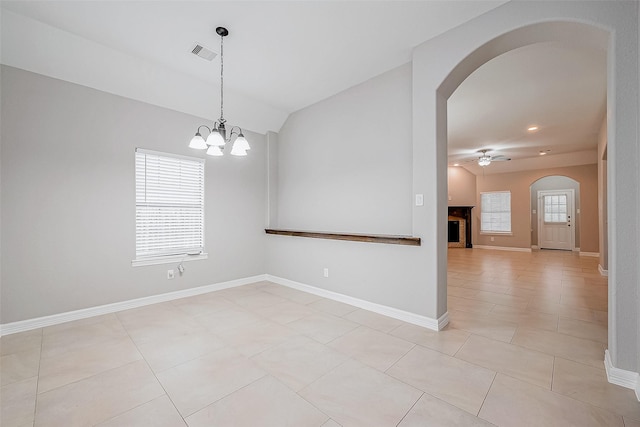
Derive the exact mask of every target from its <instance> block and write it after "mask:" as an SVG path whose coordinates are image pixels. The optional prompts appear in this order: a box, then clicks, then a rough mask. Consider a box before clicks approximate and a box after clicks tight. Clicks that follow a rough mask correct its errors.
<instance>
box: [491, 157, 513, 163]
mask: <svg viewBox="0 0 640 427" xmlns="http://www.w3.org/2000/svg"><path fill="white" fill-rule="evenodd" d="M509 160H511V158H510V157H505V156H492V157H491V161H492V162H506V161H509Z"/></svg>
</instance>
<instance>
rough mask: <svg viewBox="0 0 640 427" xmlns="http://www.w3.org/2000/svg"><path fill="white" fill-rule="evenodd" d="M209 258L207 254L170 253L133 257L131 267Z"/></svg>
mask: <svg viewBox="0 0 640 427" xmlns="http://www.w3.org/2000/svg"><path fill="white" fill-rule="evenodd" d="M207 258H209V254H206V253H205V254H198V255H171V256H163V257H157V258H149V259H134V260H133V261H131V266H132V267H143V266H145V265H158V264H173V263H175V262H187V261H197V260H200V259H207Z"/></svg>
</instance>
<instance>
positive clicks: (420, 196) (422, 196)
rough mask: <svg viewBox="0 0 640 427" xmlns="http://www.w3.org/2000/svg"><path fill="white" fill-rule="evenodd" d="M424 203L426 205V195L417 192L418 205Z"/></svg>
mask: <svg viewBox="0 0 640 427" xmlns="http://www.w3.org/2000/svg"><path fill="white" fill-rule="evenodd" d="M423 205H424V195H422V194H416V206H423Z"/></svg>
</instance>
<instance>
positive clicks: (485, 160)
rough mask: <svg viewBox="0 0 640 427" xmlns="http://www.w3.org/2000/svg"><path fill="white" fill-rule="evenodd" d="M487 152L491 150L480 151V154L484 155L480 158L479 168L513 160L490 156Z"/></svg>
mask: <svg viewBox="0 0 640 427" xmlns="http://www.w3.org/2000/svg"><path fill="white" fill-rule="evenodd" d="M487 151H489V150H487V149H485V150H479V151H478V153H482V155H481V156H480V157H478V166H482V167H485V166H489V165H490V164H491V162H492V161H495V162H502V161H508V160H511V159H510V158H508V157H505V156H489V155H488V154H487Z"/></svg>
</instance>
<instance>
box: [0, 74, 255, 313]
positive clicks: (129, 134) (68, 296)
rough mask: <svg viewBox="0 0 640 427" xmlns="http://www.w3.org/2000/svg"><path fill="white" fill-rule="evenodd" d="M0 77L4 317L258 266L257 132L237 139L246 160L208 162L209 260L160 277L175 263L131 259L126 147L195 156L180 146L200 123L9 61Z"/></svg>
mask: <svg viewBox="0 0 640 427" xmlns="http://www.w3.org/2000/svg"><path fill="white" fill-rule="evenodd" d="M1 78H2V81H1V91H2V117H1V119H2V134H1V137H2V146H1V153H2V156H1V158H2V164H1V175H2V177H1V180H2V181H1V182H2V195H1V206H2V247H3V248H4V249H5V251H4V252H3V253H2V267H1V271H2V318H1V322H2V323H7V322H13V321H18V320H23V319H30V318H35V317H39V316H45V315H50V314H55V313H61V312H66V311H70V310H76V309H81V308H87V307H92V306H97V305H102V304H108V303H113V302H118V301H125V300H129V299H133V298H139V297H144V296H149V295H155V294H160V293H164V292H170V291H176V290H180V289H185V288H192V287H197V286H202V285H209V284H212V283H217V282H222V281H226V280H232V279H238V278H244V277H249V276H253V275H257V274H263V273H264V272H265V263H264V249H265V246H264V242H265V239H264V232H263V228H264V222H265V204H266V200H265V199H266V196H265V195H266V183H265V176H266V150H265V137H264V136H263V135H258V134H254V133H249V134H247V135H246V136H247V139H249V141H250V143H251V147H252V149H251V151H250V152H249V155H248V156H247V157H244V158H236V157H233V156H224V157H222V158H208V159H207V161H206V169H205V175H206V182H205V193H206V194H205V223H206V226H205V227H206V235H205V239H206V240H205V246H206V251H207V252H208V253H209V259H207V260H201V261H193V262H188V263H185V268H186V271H185V274H184V276H182V277H179V276H178V277H176V278H175V279H174V280H167V278H166V273H167V269H168V268H174V269H175V268H176V265H177V263H174V264H165V265H156V266H148V267H135V268H134V267H131V260H132V259H133V257H134V254H135V236H134V233H135V206H134V203H135V198H134V191H135V190H134V150H135V148H136V147H142V148H147V149H152V150H157V151H163V152H167V153H175V154H182V155H193V156H204V154H203V153H202V152H198V151H196V150H191V149H189V148H188V147H187V143H188V141H189V140H190V138H191V137H192V136H193V134H194V132H195V129H196V127H197V126H198V125H200V124H203V123H207V122H208V120H204V119H200V118H197V117H194V116H189V115H187V114H183V113H178V112H175V111H172V110H168V109H164V108H160V107H155V106H152V105H149V104H145V103H142V102H138V101H133V100H130V99H126V98H122V97H119V96H115V95H111V94H107V93H104V92H100V91H97V90H94V89H89V88H86V87H83V86H79V85H75V84H72V83H67V82H63V81H60V80H56V79H52V78H49V77H44V76H41V75H38V74H33V73H30V72H27V71H23V70H19V69H16V68H11V67H6V66H3V67H2V77H1ZM202 96H206V94H202ZM212 108H214V106H213V105H212ZM229 119H233V118H232V117H229ZM232 123H233V122H232Z"/></svg>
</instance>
